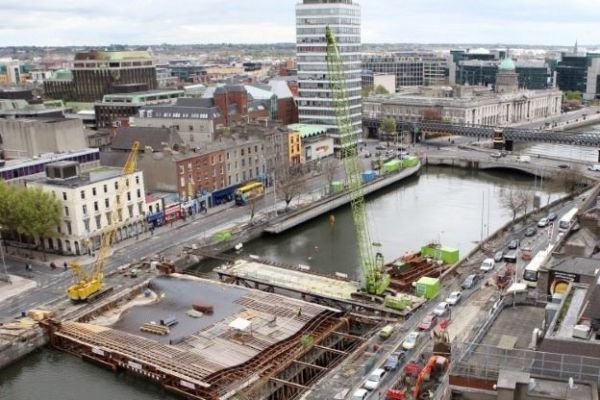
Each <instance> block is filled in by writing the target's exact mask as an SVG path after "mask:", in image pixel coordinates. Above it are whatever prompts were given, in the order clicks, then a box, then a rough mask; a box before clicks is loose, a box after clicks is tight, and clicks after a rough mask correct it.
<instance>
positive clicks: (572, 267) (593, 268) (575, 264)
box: [548, 257, 600, 276]
mask: <svg viewBox="0 0 600 400" xmlns="http://www.w3.org/2000/svg"><path fill="white" fill-rule="evenodd" d="M554 260H556V259H554ZM548 270H550V271H563V272H570V273H573V274H578V275H587V276H596V275H597V274H598V272H599V271H600V260H598V259H594V258H583V257H565V258H562V259H558V260H556V261H554V262H553V263H552V264H551V265H550V266H549V267H548Z"/></svg>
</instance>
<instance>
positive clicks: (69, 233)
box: [65, 221, 73, 235]
mask: <svg viewBox="0 0 600 400" xmlns="http://www.w3.org/2000/svg"><path fill="white" fill-rule="evenodd" d="M65 225H66V226H67V235H72V234H73V230H72V229H71V223H70V222H69V221H65Z"/></svg>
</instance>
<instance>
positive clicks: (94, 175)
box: [34, 167, 123, 188]
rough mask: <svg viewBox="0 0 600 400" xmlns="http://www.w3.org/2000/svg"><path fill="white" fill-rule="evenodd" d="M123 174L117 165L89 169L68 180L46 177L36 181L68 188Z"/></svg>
mask: <svg viewBox="0 0 600 400" xmlns="http://www.w3.org/2000/svg"><path fill="white" fill-rule="evenodd" d="M121 175H123V169H122V168H116V167H98V168H94V169H90V170H87V171H85V172H83V173H81V174H80V175H79V176H78V177H76V178H73V179H67V180H57V179H48V178H46V177H44V178H41V179H38V180H35V181H34V182H37V183H42V184H45V185H49V186H61V187H68V188H78V187H81V186H87V185H91V184H93V183H97V182H102V181H106V180H109V179H113V178H116V177H118V176H121Z"/></svg>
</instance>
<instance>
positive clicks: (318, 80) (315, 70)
mask: <svg viewBox="0 0 600 400" xmlns="http://www.w3.org/2000/svg"><path fill="white" fill-rule="evenodd" d="M327 26H329V27H330V28H331V29H332V30H333V32H334V33H335V36H336V38H337V41H338V45H339V47H340V53H341V57H342V61H343V63H344V70H345V73H346V83H347V86H348V102H349V104H350V114H351V118H352V126H353V128H354V129H353V131H354V132H355V133H356V134H357V135H360V133H361V131H362V120H361V107H362V98H361V68H362V66H361V40H360V37H361V36H360V6H359V4H358V3H357V1H356V0H302V2H301V3H298V4H297V5H296V39H297V42H296V43H297V47H296V52H297V60H298V87H299V96H298V110H299V119H300V122H301V123H307V124H317V125H325V126H327V127H330V128H337V124H336V116H335V107H334V103H333V98H332V92H331V89H330V88H329V86H330V82H329V79H328V75H329V74H328V71H327V62H326V54H327V42H326V39H325V28H326V27H327ZM333 137H334V143H335V148H336V150H339V149H340V148H341V143H340V138H339V135H338V134H335V133H334V134H333Z"/></svg>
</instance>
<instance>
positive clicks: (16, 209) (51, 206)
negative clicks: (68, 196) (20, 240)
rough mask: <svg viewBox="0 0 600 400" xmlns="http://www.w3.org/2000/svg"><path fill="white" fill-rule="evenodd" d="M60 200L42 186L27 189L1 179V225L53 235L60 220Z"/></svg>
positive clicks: (33, 234)
mask: <svg viewBox="0 0 600 400" xmlns="http://www.w3.org/2000/svg"><path fill="white" fill-rule="evenodd" d="M60 210H61V204H60V201H59V200H58V199H56V197H54V195H52V194H50V193H47V192H44V191H43V190H42V189H40V188H35V189H24V188H21V187H17V186H13V185H7V184H6V183H4V182H0V228H1V229H3V230H6V231H9V232H15V233H18V234H19V235H26V236H29V237H33V238H37V239H38V240H39V241H40V243H41V245H42V249H45V242H44V239H45V238H48V237H54V236H56V234H57V228H58V225H59V223H60V212H61V211H60Z"/></svg>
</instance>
